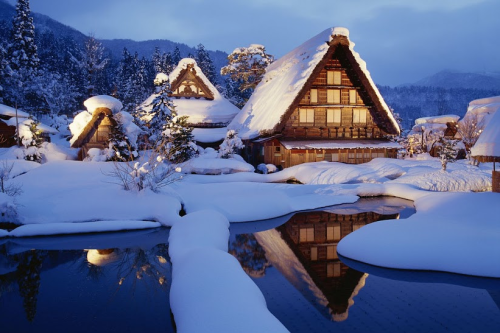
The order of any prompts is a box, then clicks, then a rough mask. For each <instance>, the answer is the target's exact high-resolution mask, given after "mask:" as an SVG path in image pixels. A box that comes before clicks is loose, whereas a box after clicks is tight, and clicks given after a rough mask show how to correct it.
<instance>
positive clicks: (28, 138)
mask: <svg viewBox="0 0 500 333" xmlns="http://www.w3.org/2000/svg"><path fill="white" fill-rule="evenodd" d="M29 120H30V121H29V123H28V124H26V125H22V126H20V128H19V130H20V133H19V134H18V135H19V137H20V138H21V142H22V143H23V146H24V148H25V149H24V159H25V160H27V161H32V162H38V163H41V162H42V154H41V152H40V150H39V149H40V147H41V145H42V142H43V139H42V137H41V136H40V131H39V130H38V125H40V122H39V121H38V120H36V119H34V118H32V117H29ZM25 127H28V128H27V129H26V128H25Z"/></svg>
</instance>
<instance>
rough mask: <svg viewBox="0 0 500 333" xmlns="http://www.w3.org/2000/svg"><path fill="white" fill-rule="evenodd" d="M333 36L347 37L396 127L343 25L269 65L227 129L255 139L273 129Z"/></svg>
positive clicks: (317, 36) (323, 33) (395, 126)
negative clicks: (263, 131) (261, 133)
mask: <svg viewBox="0 0 500 333" xmlns="http://www.w3.org/2000/svg"><path fill="white" fill-rule="evenodd" d="M335 36H345V37H346V38H347V40H348V41H349V49H350V51H351V52H352V54H353V56H354V58H355V60H356V62H357V63H358V65H359V66H360V69H361V71H362V72H363V74H364V75H365V76H366V78H367V80H368V82H369V84H370V85H371V86H372V88H373V90H374V91H375V94H376V97H377V98H378V100H379V101H380V105H381V107H382V109H383V110H384V111H385V113H386V115H387V117H388V118H389V119H390V121H391V122H392V124H393V126H394V128H397V129H399V125H398V123H397V121H396V119H395V118H394V116H393V113H392V111H391V109H390V108H389V107H388V106H387V104H386V103H385V101H384V99H383V97H382V95H381V94H380V92H379V91H378V88H377V87H376V85H375V83H374V82H373V80H372V78H371V75H370V72H369V71H368V70H367V69H366V62H365V61H364V60H362V59H361V57H360V56H359V54H358V53H357V52H355V51H354V50H353V48H354V45H355V44H354V43H353V42H351V41H350V40H349V30H348V29H347V28H344V27H333V28H328V29H326V30H324V31H322V32H320V33H319V34H317V35H316V36H314V37H312V38H310V39H309V40H307V41H305V42H304V43H302V44H301V45H299V46H298V47H296V48H294V49H293V50H292V51H290V52H288V53H287V54H285V55H284V56H283V57H281V58H280V59H278V60H276V61H275V62H273V63H272V64H270V65H269V66H268V67H267V69H266V74H265V75H264V77H263V79H262V81H261V82H260V83H259V85H258V86H257V87H256V89H255V91H254V92H253V94H252V96H251V97H250V99H249V100H248V101H247V103H246V104H245V106H244V107H243V109H242V110H241V112H239V114H238V115H237V116H236V117H235V118H234V119H233V121H232V122H231V124H230V125H229V128H230V129H235V130H238V131H239V132H240V137H241V138H243V139H253V138H256V137H258V136H259V132H260V131H262V130H273V129H274V128H275V126H276V125H277V124H279V123H280V121H281V117H282V116H283V115H284V114H285V113H286V112H287V110H288V108H289V107H290V106H291V105H292V103H293V102H294V100H295V98H296V97H297V94H299V92H300V91H301V90H302V88H303V87H304V85H305V84H306V82H307V80H308V79H309V77H310V76H311V74H312V72H313V71H314V69H315V68H316V67H317V65H318V64H319V63H320V62H321V61H322V60H323V58H324V56H325V54H326V53H327V52H328V49H329V48H330V46H329V43H328V42H329V41H332V40H333V38H334V37H335ZM276 96H279V98H276ZM254 110H258V111H257V112H255V111H254Z"/></svg>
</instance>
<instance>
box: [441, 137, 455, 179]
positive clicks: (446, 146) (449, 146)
mask: <svg viewBox="0 0 500 333" xmlns="http://www.w3.org/2000/svg"><path fill="white" fill-rule="evenodd" d="M457 143H458V140H450V139H446V138H441V139H439V158H440V160H441V167H442V169H441V170H443V171H446V166H447V164H448V162H455V161H456V158H457V154H458V149H457Z"/></svg>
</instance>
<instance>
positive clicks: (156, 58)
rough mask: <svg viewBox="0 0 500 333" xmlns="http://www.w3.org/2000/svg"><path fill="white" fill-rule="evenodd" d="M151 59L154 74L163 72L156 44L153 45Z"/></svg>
mask: <svg viewBox="0 0 500 333" xmlns="http://www.w3.org/2000/svg"><path fill="white" fill-rule="evenodd" d="M152 60H153V67H154V70H155V72H156V74H158V73H163V65H162V62H163V61H162V60H163V59H162V55H161V53H160V48H159V47H158V46H156V47H155V50H154V52H153V57H152ZM165 74H166V73H165Z"/></svg>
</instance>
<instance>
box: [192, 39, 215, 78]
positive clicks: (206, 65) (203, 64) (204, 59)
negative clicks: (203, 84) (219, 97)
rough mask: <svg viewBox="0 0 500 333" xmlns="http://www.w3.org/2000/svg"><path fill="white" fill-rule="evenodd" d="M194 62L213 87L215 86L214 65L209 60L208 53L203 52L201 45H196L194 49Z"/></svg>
mask: <svg viewBox="0 0 500 333" xmlns="http://www.w3.org/2000/svg"><path fill="white" fill-rule="evenodd" d="M195 60H196V63H197V64H198V66H199V67H200V69H201V71H202V72H203V74H205V76H206V77H207V79H208V80H209V81H210V82H212V84H213V85H217V73H216V71H215V66H214V63H213V61H212V58H210V54H209V53H208V51H207V50H205V46H203V44H198V46H197V48H196V57H195Z"/></svg>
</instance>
